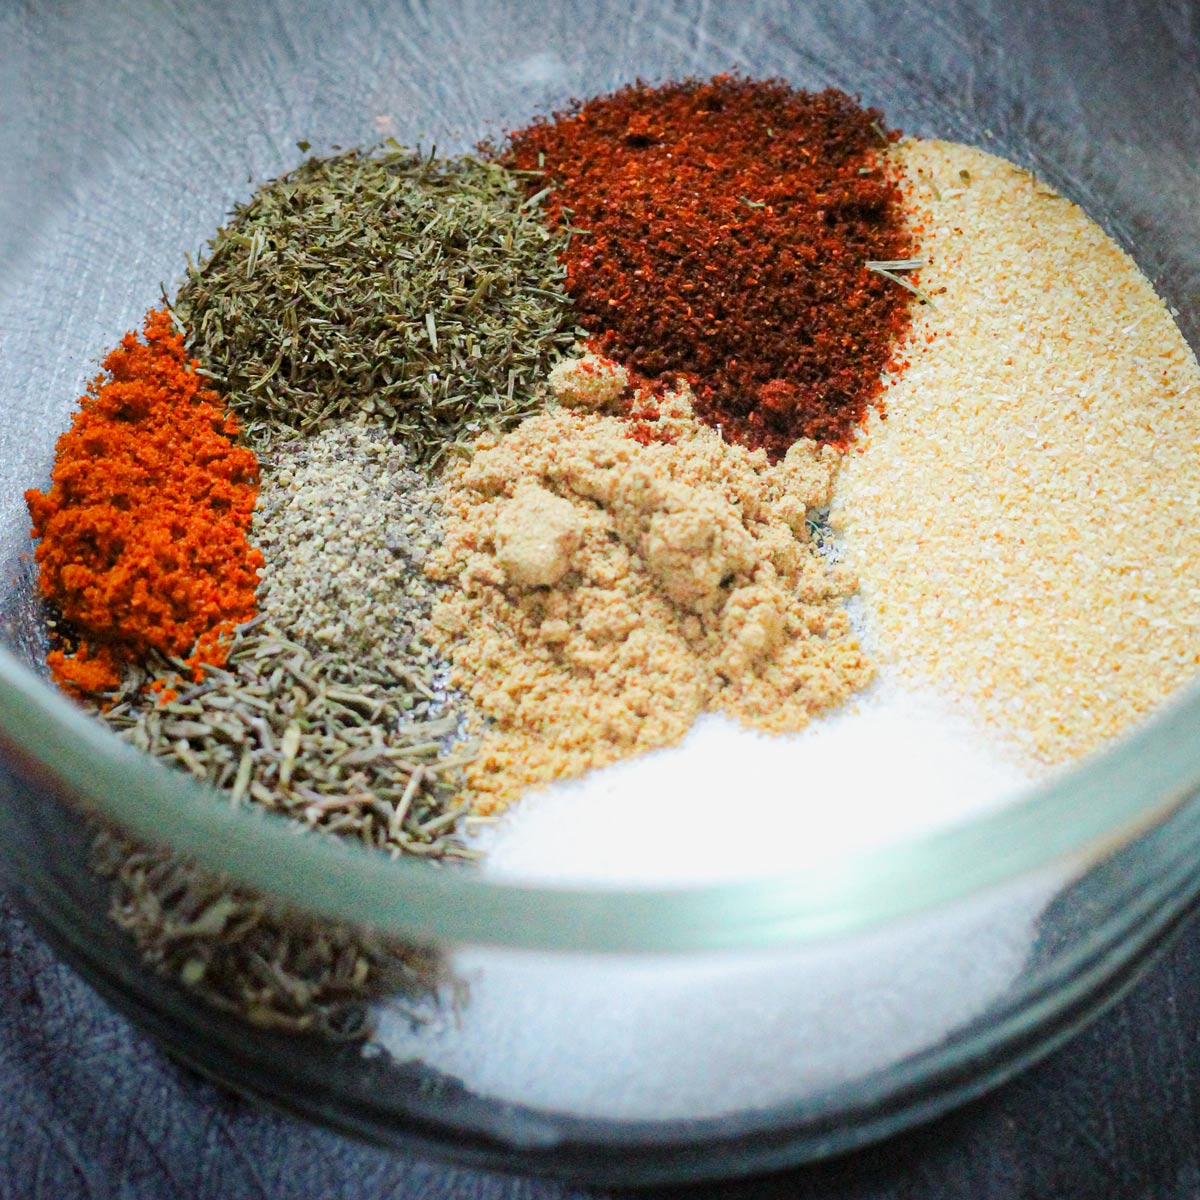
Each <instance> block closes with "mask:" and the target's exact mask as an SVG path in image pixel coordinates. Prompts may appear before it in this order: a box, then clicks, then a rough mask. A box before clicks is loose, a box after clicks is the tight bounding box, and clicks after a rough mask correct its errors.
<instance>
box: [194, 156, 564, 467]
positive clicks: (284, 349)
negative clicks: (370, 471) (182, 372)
mask: <svg viewBox="0 0 1200 1200" xmlns="http://www.w3.org/2000/svg"><path fill="white" fill-rule="evenodd" d="M565 237H566V235H565V234H562V233H555V232H552V231H550V230H549V229H547V228H546V225H545V223H544V222H543V220H542V218H541V216H540V214H539V212H538V206H537V204H535V203H531V202H529V201H528V200H526V188H525V181H524V179H523V178H522V177H521V176H520V175H518V174H515V173H513V172H510V171H507V170H506V169H504V168H503V167H500V166H499V165H497V164H494V163H485V162H482V161H480V160H478V159H475V158H471V157H463V158H457V159H452V160H446V161H437V160H434V159H432V158H431V157H426V156H424V155H420V154H416V153H413V152H411V151H409V150H405V149H402V148H400V147H398V146H395V145H394V144H390V145H389V146H388V147H387V148H385V149H384V151H383V152H381V153H379V154H377V155H368V154H365V153H363V152H362V151H351V152H350V153H347V154H343V155H340V156H338V157H336V158H329V159H315V158H312V159H309V160H308V161H307V162H305V163H304V164H303V165H302V166H301V167H299V168H298V169H297V170H295V171H293V172H291V173H290V174H288V175H284V176H282V177H280V178H279V179H277V180H274V181H273V182H271V183H268V184H266V185H265V186H264V187H262V188H260V189H259V190H258V191H257V192H256V193H255V195H254V196H253V197H252V198H251V199H250V201H249V202H248V203H246V204H243V205H241V206H239V207H238V208H237V209H235V211H234V213H233V217H232V220H231V221H230V222H229V224H228V225H226V226H225V227H223V228H222V229H221V230H220V231H219V232H218V233H217V236H216V237H215V238H214V239H213V241H212V242H211V243H210V246H209V253H208V256H207V257H206V258H204V259H202V260H201V262H200V263H199V265H198V266H194V267H192V268H191V269H190V270H189V272H188V275H187V278H186V280H185V282H184V284H183V286H182V287H181V288H180V290H179V294H178V296H177V297H176V300H175V302H174V304H173V306H172V311H173V313H174V315H175V318H176V320H177V321H179V322H180V323H181V325H182V326H183V327H184V329H185V330H186V331H187V334H188V346H189V349H190V350H191V352H192V353H193V354H194V355H195V356H196V357H197V358H198V359H199V360H200V361H201V363H203V365H204V367H205V369H206V370H207V371H208V372H209V373H210V374H211V376H212V378H213V380H214V382H215V383H216V385H217V386H218V387H219V389H220V390H221V391H222V392H223V393H224V394H225V395H226V396H227V398H228V402H229V405H230V407H231V408H232V410H233V411H234V412H236V413H237V414H238V415H239V416H240V417H241V418H242V420H243V422H244V424H245V430H246V435H247V437H248V439H249V441H250V443H251V444H252V445H255V446H258V445H261V444H262V443H263V441H264V438H265V437H266V436H267V435H268V434H269V433H270V432H271V431H273V430H278V429H279V428H281V427H283V428H288V429H292V430H296V431H302V432H311V431H313V430H315V429H318V428H322V427H324V426H326V425H328V424H329V423H330V422H331V421H332V420H333V419H334V418H337V417H344V416H347V415H350V414H357V413H367V414H370V415H373V416H375V417H378V418H379V419H380V420H381V421H383V422H384V423H385V424H386V426H387V428H388V430H389V432H390V433H392V434H393V435H394V436H395V437H396V438H397V439H398V440H400V441H403V442H404V444H405V445H407V446H408V447H409V448H410V450H411V451H412V453H413V455H414V457H415V458H416V460H417V461H420V462H436V461H437V460H438V459H439V458H440V457H441V456H442V454H443V453H444V452H445V450H446V449H447V447H448V446H449V445H452V444H454V443H456V442H458V441H460V440H463V439H466V440H470V439H471V438H472V437H473V436H474V435H475V434H476V433H478V432H479V431H480V430H481V429H488V428H507V427H509V426H510V425H512V424H513V423H515V422H516V421H517V420H519V419H520V418H521V417H522V416H524V415H526V414H527V413H529V412H530V411H532V410H534V409H536V408H537V407H538V403H539V402H538V388H537V386H536V385H537V384H538V383H540V381H541V380H543V379H544V378H545V374H546V371H547V370H548V369H549V367H550V366H551V365H553V362H554V361H555V360H556V359H557V358H558V356H559V355H560V354H561V353H562V352H564V351H565V350H566V349H568V348H569V346H570V345H571V343H572V341H573V340H574V338H575V335H576V331H575V330H574V329H573V323H572V318H571V315H570V309H569V305H568V301H567V298H566V295H565V293H564V291H563V289H562V286H561V284H562V279H563V269H562V268H561V267H560V266H559V265H558V261H557V257H556V256H557V252H558V250H559V248H560V246H561V245H562V244H563V242H564V238H565Z"/></svg>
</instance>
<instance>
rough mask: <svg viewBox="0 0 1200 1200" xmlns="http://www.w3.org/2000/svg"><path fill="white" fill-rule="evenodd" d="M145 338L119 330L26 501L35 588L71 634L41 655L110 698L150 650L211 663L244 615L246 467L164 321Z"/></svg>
mask: <svg viewBox="0 0 1200 1200" xmlns="http://www.w3.org/2000/svg"><path fill="white" fill-rule="evenodd" d="M143 338H144V340H142V341H139V339H138V337H137V335H136V334H134V333H127V334H126V335H125V337H124V338H123V339H122V340H121V344H120V345H119V346H118V347H117V348H116V349H115V350H113V351H112V353H111V354H109V355H108V357H107V358H106V359H105V360H104V371H103V372H102V373H101V374H100V375H98V376H97V377H96V378H95V379H94V380H93V381H92V382H91V384H90V385H89V386H88V390H87V395H85V396H84V397H83V398H82V399H81V401H80V410H79V412H78V413H77V414H76V415H75V418H74V420H73V421H72V423H71V428H70V429H69V430H67V432H66V433H64V434H63V435H62V436H61V437H60V438H59V439H58V446H57V449H56V454H55V463H54V470H53V472H52V474H51V487H50V490H49V491H48V492H45V493H43V492H39V491H37V490H31V491H28V492H26V493H25V500H26V503H27V504H28V505H29V513H30V516H31V517H32V519H33V536H34V537H36V538H40V539H41V542H40V544H39V545H38V548H37V552H36V557H37V561H38V564H39V567H40V573H39V581H38V586H39V588H40V589H41V592H42V594H43V595H44V596H45V597H46V598H47V599H48V600H50V601H51V602H52V603H53V604H54V605H56V606H57V608H58V609H59V611H60V612H61V613H62V615H63V617H64V618H65V619H66V620H67V621H68V622H69V623H70V624H71V626H72V627H73V628H74V630H75V632H76V633H77V634H78V635H79V644H78V647H77V648H76V649H75V651H74V653H70V652H67V651H64V650H53V651H51V653H50V654H49V655H48V657H47V662H48V663H49V665H50V668H51V672H52V673H53V675H54V677H55V679H56V680H57V681H58V682H59V683H60V684H61V685H62V686H64V687H65V688H66V689H67V690H69V691H77V692H103V691H108V690H111V689H112V688H114V687H116V686H117V684H118V683H119V682H120V674H121V668H122V666H123V665H124V664H125V663H127V662H130V661H132V660H134V659H136V658H138V657H140V656H142V655H144V654H145V653H147V652H148V651H150V650H161V651H163V652H164V653H167V654H172V655H177V656H183V657H187V658H188V661H189V663H190V664H191V665H192V666H193V667H198V666H199V664H200V663H202V662H208V663H214V664H218V665H219V664H220V663H221V662H223V661H224V659H225V655H226V653H227V651H226V648H225V644H224V643H225V641H226V640H227V635H228V634H229V633H230V632H231V631H232V630H233V628H234V627H235V626H237V625H238V624H240V623H241V622H243V621H246V620H249V619H250V618H251V617H252V616H253V615H254V611H255V599H254V592H255V588H256V586H257V584H258V571H259V568H260V567H261V566H262V561H263V560H262V555H261V553H260V552H259V551H258V550H256V549H254V548H253V547H252V546H251V545H250V543H249V542H248V541H247V537H246V534H247V530H248V528H249V525H250V518H251V514H252V513H253V511H254V504H255V500H256V498H257V495H258V460H257V458H256V457H255V455H254V453H253V452H252V451H250V450H247V449H245V448H243V447H241V446H237V445H235V444H234V438H235V437H236V436H237V432H238V426H237V423H236V421H235V420H234V419H233V418H232V417H228V416H226V415H225V413H224V411H223V407H222V404H221V400H220V397H218V396H217V394H216V393H215V392H213V391H210V390H208V389H206V388H205V387H204V386H203V378H202V377H201V376H200V375H198V374H197V373H196V367H197V365H198V364H197V363H196V362H195V360H192V359H189V358H188V356H187V352H186V351H185V350H184V347H183V338H182V337H181V336H180V335H179V334H177V333H175V332H174V331H173V330H172V327H171V319H170V317H169V315H168V314H167V313H166V312H161V311H159V312H151V313H149V314H148V315H147V317H146V324H145V329H144V331H143Z"/></svg>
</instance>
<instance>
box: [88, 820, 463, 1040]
mask: <svg viewBox="0 0 1200 1200" xmlns="http://www.w3.org/2000/svg"><path fill="white" fill-rule="evenodd" d="M92 865H93V867H94V869H95V870H96V872H97V873H98V874H99V875H100V876H101V877H102V878H105V879H108V880H110V882H111V886H112V905H111V914H112V916H113V919H114V920H115V921H116V923H117V924H118V925H119V926H120V927H121V928H122V929H125V930H126V931H127V932H128V933H129V934H130V935H131V936H132V937H133V939H134V941H135V942H136V944H137V946H138V949H139V950H140V951H141V953H142V955H143V958H144V960H145V961H146V962H147V963H148V964H149V965H151V966H152V967H154V968H155V969H156V970H158V971H160V972H161V973H162V974H164V975H166V976H169V977H170V978H173V979H176V980H178V981H179V982H181V983H182V984H184V985H185V986H186V987H188V988H190V989H192V990H193V991H195V992H197V993H198V994H199V995H201V996H202V997H203V998H204V999H205V1000H207V1001H208V1002H209V1003H210V1004H213V1005H215V1006H216V1007H218V1008H220V1009H223V1010H225V1011H227V1012H233V1013H236V1014H237V1015H239V1016H241V1017H242V1018H244V1019H246V1020H248V1021H251V1022H252V1023H254V1024H256V1025H259V1026H262V1027H264V1028H270V1029H277V1030H281V1031H285V1032H290V1033H309V1034H316V1035H319V1036H322V1037H326V1038H333V1039H339V1040H344V1039H355V1038H360V1037H363V1036H365V1035H366V1034H367V1033H368V1032H369V1013H370V1010H369V1003H370V1001H372V1000H375V999H378V998H380V997H383V996H387V997H389V998H390V1000H391V1002H392V1003H395V1002H396V1001H397V1000H401V1001H407V1002H408V1004H409V1005H410V1012H411V1016H412V1017H413V1019H414V1020H418V1021H419V1020H421V1019H422V1018H423V1016H424V1015H425V1014H426V1013H427V1011H428V1010H429V1009H430V1004H431V997H433V995H434V994H435V993H436V992H437V990H438V988H439V986H440V985H441V984H442V983H443V972H442V960H441V957H440V955H438V954H437V952H436V951H433V950H425V949H420V948H417V947H413V946H405V945H400V944H397V943H394V942H390V941H386V940H384V939H382V938H379V937H375V936H372V935H369V934H366V933H364V932H363V931H361V930H356V929H352V928H351V927H349V926H346V925H340V924H335V923H333V922H319V921H316V920H314V919H312V918H308V917H304V916H302V915H298V914H294V913H291V912H287V911H284V910H282V909H279V908H277V907H275V906H272V905H269V904H267V903H266V902H265V901H263V900H262V899H260V898H258V897H256V896H254V895H253V894H252V893H250V892H247V891H246V890H245V889H241V888H236V887H231V886H230V885H229V884H228V883H227V882H226V881H223V880H222V879H220V878H219V877H217V876H215V875H211V874H209V873H207V872H204V871H201V870H200V869H198V868H196V867H194V866H192V865H191V864H189V863H187V862H185V861H183V860H180V859H179V858H177V857H176V856H175V855H173V854H172V853H171V852H170V851H168V850H162V849H150V848H148V847H145V846H141V845H139V844H138V843H137V842H134V841H132V840H130V839H129V838H127V837H126V836H124V835H123V834H119V833H117V832H115V831H114V830H111V829H108V828H104V827H102V828H100V829H99V830H98V832H97V834H96V837H95V841H94V843H93V848H92Z"/></svg>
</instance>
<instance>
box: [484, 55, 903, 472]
mask: <svg viewBox="0 0 1200 1200" xmlns="http://www.w3.org/2000/svg"><path fill="white" fill-rule="evenodd" d="M881 122H882V116H881V114H880V113H879V112H878V111H877V110H876V109H870V108H869V109H863V108H862V107H860V106H859V105H858V104H856V103H855V102H854V101H853V100H852V99H851V98H850V97H849V96H847V95H846V94H845V93H844V92H840V91H836V90H833V89H830V90H827V91H823V92H817V93H810V92H802V91H796V90H795V89H793V88H791V87H789V86H788V85H787V84H785V83H782V82H780V81H778V80H768V81H765V82H762V81H753V80H747V79H742V78H739V77H735V76H727V75H721V76H717V77H716V78H715V79H712V80H709V81H700V80H686V81H684V82H681V83H669V84H666V85H664V86H661V87H650V86H648V85H646V84H641V83H639V84H634V85H631V86H628V87H625V88H622V89H621V90H620V91H619V92H616V93H614V94H613V95H611V96H602V97H599V98H598V99H595V100H589V101H587V102H586V103H576V104H575V105H574V106H573V107H572V108H570V109H568V110H567V111H565V112H562V113H558V114H556V115H555V116H554V117H553V118H552V119H549V120H542V121H539V122H537V123H535V124H534V125H532V126H530V127H529V128H528V129H524V130H521V131H519V132H517V133H514V134H513V135H512V136H511V141H510V145H509V148H508V150H507V152H506V154H505V156H504V160H505V161H506V162H507V163H509V164H510V165H511V166H514V167H517V168H520V169H522V170H529V171H539V172H541V173H542V175H541V176H539V177H537V178H535V179H534V180H533V181H532V182H531V185H530V186H531V190H541V188H542V187H544V186H545V185H546V183H550V184H553V185H554V190H553V191H552V192H551V193H550V194H549V195H548V196H547V198H546V200H545V211H546V212H547V215H548V217H549V219H551V220H553V221H557V222H569V223H570V225H572V226H573V227H574V228H576V229H578V230H581V231H586V232H579V233H576V234H575V235H574V236H573V237H572V239H571V241H570V245H569V247H568V248H567V250H566V252H565V255H564V263H565V266H566V268H567V289H568V291H569V292H570V294H571V296H572V298H573V299H574V301H575V304H576V308H577V311H578V316H579V321H580V324H582V325H583V326H584V327H585V328H587V329H590V330H591V331H592V332H593V334H594V338H593V344H594V347H595V349H596V350H597V351H599V352H600V353H603V354H607V355H609V356H611V357H613V358H616V359H618V360H619V361H621V362H623V363H625V364H626V365H627V366H629V367H632V368H633V369H634V370H636V371H638V372H640V373H641V374H642V375H644V376H647V377H649V378H651V379H660V378H663V377H673V376H675V375H678V374H684V375H686V376H687V377H688V379H689V381H690V382H691V383H692V387H693V390H694V392H695V395H696V400H697V411H698V413H699V415H700V416H701V417H702V418H703V419H705V420H707V421H709V422H710V423H712V424H714V425H720V426H722V428H723V431H724V433H725V435H726V436H727V437H728V438H730V439H731V440H734V441H738V442H741V443H743V444H746V445H749V446H755V447H756V446H763V447H765V448H766V449H767V451H768V452H769V453H770V454H771V456H772V457H778V456H780V455H782V454H783V453H785V452H786V450H787V448H788V447H789V446H790V445H791V444H792V442H794V441H795V440H796V439H797V438H799V437H812V438H816V439H818V440H820V441H823V442H830V443H834V444H844V443H845V442H846V440H847V439H848V438H849V437H850V435H851V434H852V433H853V431H854V429H855V428H856V427H857V426H858V425H859V424H860V422H861V421H862V420H863V418H864V416H865V415H866V412H867V408H868V406H869V405H870V404H871V402H872V401H873V400H875V399H876V398H877V397H878V396H879V394H880V391H881V384H880V374H881V372H882V371H883V370H884V369H885V368H886V367H887V366H888V364H889V362H890V361H891V357H892V348H893V346H895V345H896V343H897V341H898V339H899V338H900V336H901V335H902V334H903V332H904V330H905V329H906V328H907V325H908V319H909V308H908V300H909V295H908V293H907V292H905V291H904V290H903V289H902V288H900V287H898V286H897V285H896V283H895V282H893V281H891V280H889V279H887V278H885V277H884V276H881V275H879V274H877V273H876V272H873V271H868V270H867V269H866V268H865V266H864V265H863V264H864V263H865V262H867V261H868V260H871V259H898V258H907V257H909V256H910V255H911V254H912V248H911V245H910V238H909V234H908V232H907V231H906V228H905V224H904V217H903V202H902V196H901V191H900V186H899V178H898V172H897V171H896V169H895V168H894V167H893V166H892V165H890V164H888V163H887V162H886V160H885V159H884V157H883V156H882V155H881V153H880V151H881V150H882V149H883V137H884V135H883V126H882V124H881ZM886 136H887V137H889V138H893V139H894V138H895V137H897V136H898V135H897V134H894V133H892V134H887V135H886Z"/></svg>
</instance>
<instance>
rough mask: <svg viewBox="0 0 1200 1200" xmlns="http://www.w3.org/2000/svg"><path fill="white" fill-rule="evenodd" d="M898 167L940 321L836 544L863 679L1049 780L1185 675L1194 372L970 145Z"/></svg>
mask: <svg viewBox="0 0 1200 1200" xmlns="http://www.w3.org/2000/svg"><path fill="white" fill-rule="evenodd" d="M898 153H899V155H900V156H901V160H902V162H903V163H904V166H905V169H906V171H907V173H908V175H909V177H910V180H911V182H912V202H913V204H914V206H915V208H916V209H917V210H918V211H919V215H918V216H917V218H916V220H917V222H918V223H920V222H923V224H924V231H923V233H922V235H921V241H922V246H921V250H920V253H921V255H922V257H923V258H925V259H928V260H930V261H931V264H932V265H931V266H930V267H928V268H926V269H924V270H922V271H921V273H920V286H921V288H922V289H923V290H924V291H925V292H926V293H928V294H929V295H930V296H931V297H932V298H933V300H934V303H935V304H936V308H931V307H929V306H920V307H918V308H917V309H916V311H915V314H914V330H913V338H912V348H911V353H910V355H909V357H910V359H911V361H910V364H909V366H908V368H907V369H906V370H904V371H903V372H902V373H900V375H899V377H898V378H897V379H896V380H895V381H893V382H892V383H891V386H890V387H889V388H888V389H887V391H886V394H885V403H886V413H887V416H886V419H881V418H880V417H879V416H878V415H875V416H873V417H872V418H871V419H870V421H869V424H868V427H867V429H866V431H865V436H864V437H863V438H862V441H861V450H862V452H861V453H857V454H856V453H851V454H849V455H848V456H847V458H846V461H845V463H844V465H843V467H842V469H841V471H840V474H839V478H838V481H837V486H836V493H835V500H834V506H833V522H834V526H835V529H836V530H837V531H838V532H839V533H840V534H841V537H842V541H843V543H844V551H845V555H846V561H847V564H848V565H849V566H850V567H851V568H852V569H853V570H854V571H855V572H856V573H857V574H858V576H859V579H860V583H861V592H862V596H863V598H864V600H865V601H866V607H867V611H868V613H869V614H870V615H869V622H868V623H869V626H870V628H871V630H872V632H873V636H874V641H875V642H876V643H877V644H875V645H872V646H871V647H870V648H871V649H872V650H874V651H877V652H878V654H879V656H880V658H881V660H882V661H884V662H886V663H888V664H890V665H891V666H892V667H894V668H895V669H897V670H898V671H899V672H900V673H901V674H902V675H903V676H907V677H909V678H910V679H912V680H913V681H916V682H924V683H932V684H934V685H935V686H937V687H939V688H941V689H942V690H944V691H947V692H949V693H952V694H955V695H957V696H959V697H960V698H963V699H965V700H966V701H968V702H969V704H970V705H971V706H972V708H973V709H974V711H975V712H976V713H977V714H978V715H979V716H980V717H981V718H982V719H983V720H984V721H986V722H987V723H989V724H991V725H992V726H994V727H995V728H996V729H997V730H999V731H1000V732H1001V734H1002V735H1005V736H1008V737H1011V738H1015V740H1016V742H1017V743H1018V744H1019V746H1020V748H1021V749H1022V750H1024V751H1025V752H1027V753H1032V754H1033V755H1034V756H1035V757H1036V758H1037V759H1039V760H1040V761H1042V762H1043V763H1046V764H1056V763H1061V762H1064V761H1066V760H1068V759H1070V758H1072V757H1074V756H1076V755H1078V754H1081V753H1084V752H1086V751H1088V750H1091V749H1093V748H1095V747H1097V746H1099V745H1100V744H1102V743H1103V742H1105V741H1106V740H1107V739H1108V738H1111V737H1112V736H1114V735H1115V734H1117V733H1119V732H1120V731H1122V730H1123V729H1124V728H1125V727H1126V726H1127V725H1128V724H1130V723H1131V722H1133V721H1136V720H1137V719H1139V718H1140V717H1141V716H1142V715H1143V714H1145V713H1146V712H1147V711H1148V710H1149V709H1150V708H1151V707H1152V706H1153V705H1155V704H1156V703H1158V702H1159V701H1161V700H1162V699H1163V698H1164V697H1165V696H1166V695H1167V694H1168V693H1170V692H1171V691H1172V690H1174V689H1175V688H1177V687H1179V686H1180V685H1181V684H1183V683H1185V682H1187V681H1188V680H1189V679H1190V678H1192V677H1193V676H1194V675H1195V673H1196V670H1197V666H1198V664H1200V540H1198V533H1200V367H1198V366H1197V363H1196V359H1195V357H1194V356H1193V355H1192V353H1191V351H1190V350H1189V348H1188V346H1187V344H1186V343H1185V341H1184V339H1183V337H1182V336H1181V334H1180V333H1179V330H1178V329H1177V328H1176V326H1175V324H1174V322H1173V321H1172V320H1171V317H1170V315H1169V313H1168V312H1167V310H1166V308H1165V306H1164V305H1163V303H1162V301H1161V300H1160V299H1159V298H1158V297H1157V296H1156V295H1155V292H1154V290H1153V288H1152V286H1151V285H1150V283H1149V282H1147V280H1146V279H1145V278H1144V277H1143V276H1142V275H1141V274H1140V272H1139V271H1138V270H1137V268H1136V267H1135V266H1134V264H1133V262H1132V261H1131V260H1130V259H1129V258H1128V257H1127V256H1126V255H1125V254H1124V253H1122V251H1121V250H1120V249H1119V248H1118V247H1117V246H1116V245H1115V244H1114V243H1113V242H1112V241H1111V240H1110V239H1109V238H1108V237H1107V236H1106V235H1105V234H1104V233H1103V231H1102V230H1100V229H1099V228H1098V227H1097V226H1096V225H1095V224H1093V223H1092V222H1091V221H1090V220H1089V219H1088V218H1087V217H1086V216H1085V215H1084V213H1083V212H1082V211H1081V210H1080V209H1079V208H1078V207H1076V206H1075V205H1074V204H1072V203H1070V202H1069V201H1067V200H1064V199H1062V198H1060V197H1058V196H1057V195H1055V194H1054V193H1052V192H1050V190H1049V189H1048V188H1047V187H1046V186H1045V185H1044V184H1042V183H1041V182H1040V181H1038V180H1036V179H1034V178H1033V177H1032V176H1031V175H1029V174H1028V173H1026V172H1024V171H1021V170H1019V169H1018V168H1016V167H1014V166H1012V165H1011V164H1009V163H1007V162H1005V161H1004V160H1002V159H999V158H996V157H993V156H992V155H989V154H986V153H985V152H983V151H981V150H976V149H973V148H971V147H967V146H961V145H955V144H951V143H946V142H938V141H907V142H905V143H903V144H902V145H901V147H900V148H899V150H898ZM920 210H924V211H920ZM929 335H933V336H932V340H929V341H927V340H926V339H927V336H929Z"/></svg>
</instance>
